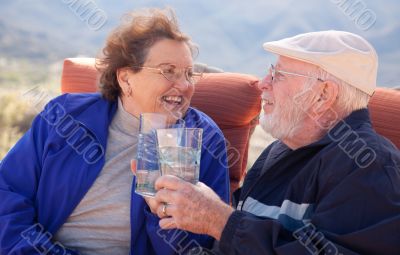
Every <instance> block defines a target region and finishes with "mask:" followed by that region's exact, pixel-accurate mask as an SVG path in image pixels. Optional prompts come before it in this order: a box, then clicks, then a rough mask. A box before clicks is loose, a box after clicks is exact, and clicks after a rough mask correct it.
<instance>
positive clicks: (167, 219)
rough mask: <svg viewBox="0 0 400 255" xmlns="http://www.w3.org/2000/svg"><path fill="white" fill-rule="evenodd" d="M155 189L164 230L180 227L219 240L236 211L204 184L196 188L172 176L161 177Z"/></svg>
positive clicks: (158, 212) (198, 184) (161, 225)
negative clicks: (230, 217)
mask: <svg viewBox="0 0 400 255" xmlns="http://www.w3.org/2000/svg"><path fill="white" fill-rule="evenodd" d="M155 186H156V189H157V190H158V192H157V194H156V197H155V198H156V200H157V202H158V205H159V206H158V208H157V211H156V213H157V214H158V216H159V217H160V218H162V219H161V220H160V227H161V228H163V229H171V228H179V229H183V230H187V231H190V232H193V233H197V234H207V235H210V236H212V237H214V238H215V239H217V240H219V239H220V237H221V234H222V231H223V229H224V227H225V224H226V222H227V221H228V218H229V216H230V215H231V214H232V212H233V211H234V210H233V209H232V208H231V207H230V206H229V205H227V204H225V203H224V202H223V201H222V200H221V199H220V198H219V197H218V195H217V194H216V193H215V192H214V191H213V190H212V189H210V188H209V187H207V186H206V185H205V184H203V183H201V182H199V183H197V184H196V185H193V184H191V183H189V182H185V181H183V180H182V179H180V178H178V177H175V176H171V175H165V176H161V177H160V178H158V179H157V181H156V185H155Z"/></svg>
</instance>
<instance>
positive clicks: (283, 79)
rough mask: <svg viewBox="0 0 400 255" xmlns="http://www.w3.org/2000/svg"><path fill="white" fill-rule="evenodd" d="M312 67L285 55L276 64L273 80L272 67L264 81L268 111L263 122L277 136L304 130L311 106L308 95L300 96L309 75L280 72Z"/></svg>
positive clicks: (304, 72) (289, 134)
mask: <svg viewBox="0 0 400 255" xmlns="http://www.w3.org/2000/svg"><path fill="white" fill-rule="evenodd" d="M311 68H312V67H311V66H309V65H308V64H306V63H304V62H301V61H297V60H294V59H290V58H286V57H282V56H281V57H279V59H278V61H277V63H276V66H275V69H276V71H275V73H274V77H273V79H272V72H271V70H270V72H269V74H268V75H267V76H266V77H265V78H264V79H263V80H262V81H261V82H260V84H259V88H260V89H261V90H262V100H263V110H264V114H262V115H261V118H260V124H261V126H262V128H263V129H264V130H265V131H266V132H268V133H270V134H271V135H272V136H273V137H275V138H277V139H280V140H285V139H291V138H292V137H293V136H295V135H296V133H297V132H298V131H299V130H301V129H302V127H303V121H304V120H305V119H306V117H307V113H306V109H308V108H309V105H307V104H309V103H307V102H306V100H305V98H302V97H299V98H300V99H299V98H298V97H297V96H298V95H300V94H301V93H302V92H303V89H304V87H305V86H304V85H305V83H306V82H307V80H308V78H306V77H301V76H296V75H291V74H285V73H280V72H279V71H280V70H281V71H285V72H288V73H295V74H307V73H308V72H309V71H311ZM295 98H296V101H295Z"/></svg>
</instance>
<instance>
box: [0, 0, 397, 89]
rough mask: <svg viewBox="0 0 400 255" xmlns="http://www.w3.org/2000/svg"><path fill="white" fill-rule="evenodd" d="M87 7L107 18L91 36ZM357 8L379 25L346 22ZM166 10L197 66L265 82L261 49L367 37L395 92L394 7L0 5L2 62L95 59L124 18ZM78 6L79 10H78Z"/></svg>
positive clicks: (150, 2)
mask: <svg viewBox="0 0 400 255" xmlns="http://www.w3.org/2000/svg"><path fill="white" fill-rule="evenodd" d="M89 2H90V4H89V5H88V7H87V8H88V9H91V10H94V9H98V10H101V11H104V14H105V15H106V18H107V19H106V22H105V23H104V26H102V27H101V28H99V29H96V30H94V29H91V27H90V26H88V24H87V22H85V20H84V17H85V13H84V11H85V4H88V3H89ZM340 2H342V4H344V5H343V6H341V5H340V4H338V3H340ZM357 2H360V3H362V4H363V6H364V7H363V8H364V9H365V10H370V11H371V12H372V13H374V14H375V15H376V21H375V22H374V23H373V25H372V26H370V28H369V29H368V30H366V31H364V30H363V27H360V26H359V24H357V22H356V21H354V20H353V19H352V18H351V13H350V14H346V13H345V12H344V9H345V7H346V5H347V7H349V4H352V3H353V4H355V3H357ZM71 3H72V4H71ZM73 3H74V4H75V5H74V4H73ZM167 5H168V6H171V7H173V8H174V9H175V10H176V12H177V14H178V18H179V21H180V23H181V26H182V28H183V30H184V31H185V32H187V33H188V34H190V35H191V36H192V37H193V39H194V41H195V42H196V43H197V44H198V45H199V46H200V56H199V58H198V60H199V61H201V62H205V63H207V64H209V65H213V66H218V67H221V68H222V69H224V70H226V71H233V72H245V73H252V74H256V75H258V76H262V75H263V74H264V70H265V67H266V66H267V63H268V62H271V61H273V56H270V55H269V54H266V53H265V52H264V51H263V50H262V47H261V45H262V43H263V42H265V41H269V40H276V39H280V38H283V37H286V36H292V35H295V34H297V33H302V32H309V31H315V30H327V29H336V30H347V31H351V32H355V33H357V34H360V35H361V36H364V37H366V38H367V39H368V40H369V41H370V42H371V43H372V44H373V45H374V46H375V47H376V49H377V51H378V54H379V56H380V68H379V79H378V80H379V84H380V85H381V86H395V85H400V75H399V74H398V72H397V70H398V68H396V64H398V62H399V60H400V48H399V47H398V45H399V44H400V20H399V19H398V17H397V15H398V12H399V11H400V3H399V2H398V1H397V0H383V1H372V0H365V1H359V0H330V1H329V0H323V1H321V0H306V1H294V0H281V1H261V0H257V1H256V0H249V1H239V0H233V1H226V0H223V1H211V0H203V1H187V0H175V1H155V0H136V1H128V0H116V1H107V0H93V1H90V0H35V1H34V0H2V1H1V3H0V58H3V59H4V58H7V59H14V58H18V59H21V58H22V59H28V60H30V61H34V63H35V64H36V63H40V64H46V63H53V62H55V61H60V60H62V59H63V58H65V57H71V56H77V55H86V56H95V55H96V54H97V53H98V52H99V51H100V50H101V47H102V45H103V42H104V40H105V38H106V36H107V34H108V33H109V32H110V31H111V29H112V28H113V27H115V26H116V25H117V24H118V23H119V20H120V18H121V16H122V14H124V13H126V12H127V11H129V10H133V9H137V8H141V7H149V6H167ZM79 6H81V7H82V8H80V9H77V8H76V7H79ZM350 10H351V9H350ZM80 12H81V13H82V12H83V14H81V15H80V14H79V13H80ZM359 23H360V22H359Z"/></svg>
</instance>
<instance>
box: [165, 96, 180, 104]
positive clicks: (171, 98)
mask: <svg viewBox="0 0 400 255" xmlns="http://www.w3.org/2000/svg"><path fill="white" fill-rule="evenodd" d="M163 99H164V100H165V101H168V103H180V102H182V97H181V96H164V97H163Z"/></svg>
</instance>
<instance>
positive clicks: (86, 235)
mask: <svg viewBox="0 0 400 255" xmlns="http://www.w3.org/2000/svg"><path fill="white" fill-rule="evenodd" d="M129 17H130V19H124V23H123V24H122V25H120V27H118V28H117V29H116V30H115V31H114V32H113V33H112V34H111V35H110V36H109V38H108V40H107V42H106V46H105V48H104V49H103V56H102V57H101V58H100V62H99V69H100V71H101V84H102V86H101V90H100V91H101V93H100V94H65V95H62V96H60V97H57V98H55V99H54V100H52V101H51V102H50V103H48V105H47V106H46V107H45V109H44V110H43V112H41V113H40V114H39V115H38V116H37V117H36V118H35V120H34V121H33V123H32V127H31V129H30V130H29V131H28V132H27V133H26V134H25V135H24V136H23V137H22V138H21V140H20V141H19V142H18V143H17V144H16V145H15V146H14V148H12V149H11V150H10V152H9V153H8V155H7V156H6V157H5V158H4V160H3V161H2V162H1V165H0V254H37V253H38V252H39V253H43V254H108V255H110V254H129V253H131V254H175V253H181V252H184V251H185V250H188V249H190V248H192V247H196V246H209V245H211V243H212V241H213V240H212V239H211V238H210V237H208V236H203V235H194V234H192V233H188V232H183V231H180V230H176V231H165V230H161V229H160V228H159V218H158V217H157V215H155V214H153V213H151V211H150V209H149V207H148V205H147V204H146V201H145V200H144V199H143V198H142V197H141V196H139V195H137V194H136V193H135V192H133V191H132V187H134V185H135V179H134V177H133V176H132V173H131V171H130V160H131V159H132V158H133V157H134V155H135V154H136V145H137V135H138V129H139V121H138V116H139V114H140V113H142V112H158V113H165V114H168V115H169V116H170V120H171V121H172V122H173V121H176V120H178V119H179V118H182V119H183V120H184V121H185V123H186V126H188V127H199V128H203V132H204V133H203V136H204V137H207V139H204V141H203V146H202V156H201V164H200V181H201V182H204V183H206V184H207V185H208V186H210V187H212V188H213V189H214V191H215V192H216V193H217V194H218V195H219V196H220V197H221V198H222V199H223V200H225V201H226V202H227V201H228V199H229V190H228V189H229V188H228V187H229V186H228V184H229V180H228V172H227V164H226V152H225V142H224V138H223V135H222V133H221V131H220V130H219V129H218V127H217V126H216V124H215V123H214V122H213V121H212V120H211V119H210V118H209V117H207V116H206V115H205V114H204V113H202V112H200V111H198V110H196V109H193V108H190V107H189V104H190V100H191V97H192V95H193V92H194V84H195V82H196V80H197V78H198V74H196V73H194V72H193V62H192V61H193V60H192V56H193V53H194V52H195V48H194V47H193V45H192V43H191V42H190V39H189V38H188V37H187V36H186V35H184V34H182V33H181V32H180V30H179V28H178V26H177V22H176V20H175V16H174V14H173V13H172V12H170V11H165V10H148V11H147V12H146V13H144V12H143V11H142V12H136V13H132V14H130V15H129ZM211 141H212V143H211ZM153 201H154V200H153ZM148 202H149V203H151V202H152V201H150V200H149V201H148Z"/></svg>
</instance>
